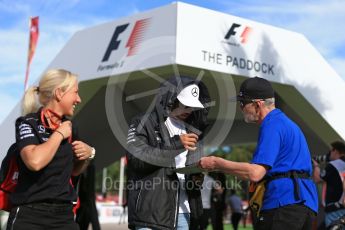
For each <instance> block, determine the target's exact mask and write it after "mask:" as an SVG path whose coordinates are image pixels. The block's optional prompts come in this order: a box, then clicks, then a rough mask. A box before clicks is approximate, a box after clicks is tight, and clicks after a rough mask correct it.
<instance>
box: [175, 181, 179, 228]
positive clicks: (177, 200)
mask: <svg viewBox="0 0 345 230" xmlns="http://www.w3.org/2000/svg"><path fill="white" fill-rule="evenodd" d="M177 179H178V178H177ZM179 193H180V181H179V185H178V189H177V193H176V208H175V221H174V229H175V228H176V224H177V214H178V208H179Z"/></svg>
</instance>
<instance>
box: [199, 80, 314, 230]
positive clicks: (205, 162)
mask: <svg viewBox="0 0 345 230" xmlns="http://www.w3.org/2000/svg"><path fill="white" fill-rule="evenodd" d="M237 100H238V101H239V104H240V107H241V110H242V113H243V116H244V120H245V122H247V123H256V124H259V125H260V130H259V138H258V143H257V147H256V150H255V153H254V155H253V159H252V162H251V163H245V162H233V161H228V160H225V159H222V158H219V157H213V156H210V157H204V158H202V159H201V160H200V162H199V167H201V168H203V169H207V170H220V171H223V172H225V173H228V174H233V175H236V176H239V177H241V178H243V179H248V180H250V181H251V182H262V181H263V180H265V185H264V187H265V191H264V194H263V199H262V204H261V207H260V208H261V209H259V210H260V212H259V216H258V219H257V222H256V224H255V229H264V230H269V229H279V230H281V229H288V230H297V229H298V230H299V229H303V230H304V229H306V230H307V229H311V224H312V219H313V217H314V216H315V213H316V212H317V210H318V197H317V190H316V186H315V184H314V182H313V181H312V180H311V175H312V165H311V157H310V152H309V149H308V145H307V142H306V139H305V137H304V135H303V133H302V131H301V130H300V128H299V127H298V126H297V125H296V124H295V123H294V122H293V121H292V120H290V119H289V118H288V117H287V116H286V115H285V114H284V113H283V112H282V111H281V110H279V109H276V108H275V98H274V91H273V88H272V86H271V84H270V83H269V82H268V81H267V80H265V79H263V78H259V77H254V78H249V79H247V80H245V81H244V82H243V83H242V85H241V87H240V93H239V95H238V96H237Z"/></svg>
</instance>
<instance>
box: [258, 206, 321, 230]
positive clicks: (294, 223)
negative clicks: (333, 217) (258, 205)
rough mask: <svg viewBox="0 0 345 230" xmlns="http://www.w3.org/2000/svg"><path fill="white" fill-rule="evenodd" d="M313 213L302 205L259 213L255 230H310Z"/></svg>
mask: <svg viewBox="0 0 345 230" xmlns="http://www.w3.org/2000/svg"><path fill="white" fill-rule="evenodd" d="M314 217H315V213H314V212H313V211H312V210H310V209H309V208H308V207H306V206H304V205H302V204H293V205H287V206H283V207H280V208H275V209H271V210H267V211H261V213H260V216H259V217H258V219H257V222H256V224H255V230H285V229H286V230H310V229H311V227H312V220H313V218H314Z"/></svg>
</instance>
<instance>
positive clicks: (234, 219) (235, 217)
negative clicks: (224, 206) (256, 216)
mask: <svg viewBox="0 0 345 230" xmlns="http://www.w3.org/2000/svg"><path fill="white" fill-rule="evenodd" d="M241 217H242V213H236V212H234V213H233V214H231V224H232V226H233V227H234V230H237V229H238V223H239V222H240V220H241Z"/></svg>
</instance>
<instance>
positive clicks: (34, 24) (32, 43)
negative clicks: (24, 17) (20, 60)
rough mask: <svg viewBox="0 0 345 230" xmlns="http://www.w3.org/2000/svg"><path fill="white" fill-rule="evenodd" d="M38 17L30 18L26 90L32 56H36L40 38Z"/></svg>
mask: <svg viewBox="0 0 345 230" xmlns="http://www.w3.org/2000/svg"><path fill="white" fill-rule="evenodd" d="M38 22H39V19H38V17H34V18H30V40H29V53H28V62H27V65H26V73H25V82H24V90H26V89H27V84H28V79H29V72H30V64H31V61H32V57H33V56H34V53H35V49H36V44H37V40H38V35H39V30H38Z"/></svg>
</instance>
